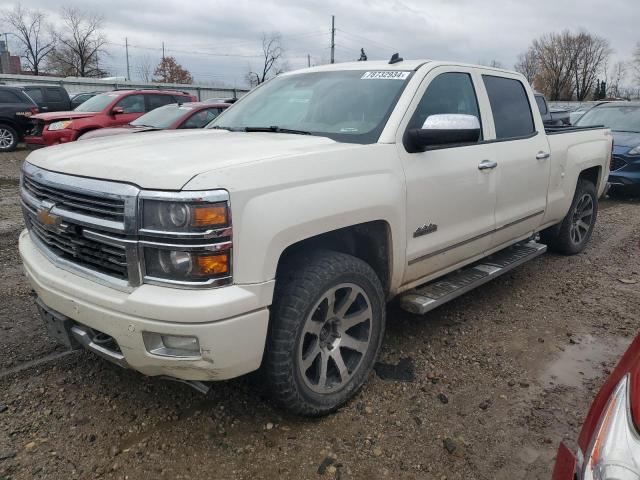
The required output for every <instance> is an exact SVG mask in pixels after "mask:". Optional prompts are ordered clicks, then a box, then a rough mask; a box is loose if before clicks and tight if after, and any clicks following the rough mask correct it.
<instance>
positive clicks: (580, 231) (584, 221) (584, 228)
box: [570, 193, 593, 245]
mask: <svg viewBox="0 0 640 480" xmlns="http://www.w3.org/2000/svg"><path fill="white" fill-rule="evenodd" d="M592 223H593V198H592V197H591V195H589V194H587V193H585V194H584V195H582V197H580V200H578V203H576V206H575V208H574V210H573V218H572V222H571V230H570V236H571V241H572V242H573V243H574V244H576V245H579V244H581V243H582V241H583V240H584V239H585V238H586V236H587V235H588V234H589V230H590V228H591V224H592Z"/></svg>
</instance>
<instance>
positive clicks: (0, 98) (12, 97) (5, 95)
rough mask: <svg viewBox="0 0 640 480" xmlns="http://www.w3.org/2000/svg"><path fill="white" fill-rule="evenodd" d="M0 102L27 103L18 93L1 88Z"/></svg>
mask: <svg viewBox="0 0 640 480" xmlns="http://www.w3.org/2000/svg"><path fill="white" fill-rule="evenodd" d="M0 103H25V102H24V100H22V99H20V97H19V96H18V95H16V94H15V93H13V92H10V91H8V90H0Z"/></svg>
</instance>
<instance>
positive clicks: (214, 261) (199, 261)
mask: <svg viewBox="0 0 640 480" xmlns="http://www.w3.org/2000/svg"><path fill="white" fill-rule="evenodd" d="M195 260H196V265H197V268H198V274H199V275H202V276H208V275H222V274H225V273H228V272H229V255H227V254H226V253H224V254H217V255H198V256H197V257H195Z"/></svg>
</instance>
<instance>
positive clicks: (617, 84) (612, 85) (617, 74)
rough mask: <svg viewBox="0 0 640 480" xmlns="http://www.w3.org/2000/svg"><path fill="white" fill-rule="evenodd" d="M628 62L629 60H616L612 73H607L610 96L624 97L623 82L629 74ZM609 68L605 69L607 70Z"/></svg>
mask: <svg viewBox="0 0 640 480" xmlns="http://www.w3.org/2000/svg"><path fill="white" fill-rule="evenodd" d="M627 69H628V64H627V62H622V61H620V62H616V63H615V64H614V65H613V69H612V70H611V73H609V74H607V75H606V76H605V78H606V79H607V90H608V91H607V94H608V96H610V97H616V98H617V97H622V96H623V95H622V82H623V81H624V79H625V77H626V75H627ZM606 71H607V69H605V72H606Z"/></svg>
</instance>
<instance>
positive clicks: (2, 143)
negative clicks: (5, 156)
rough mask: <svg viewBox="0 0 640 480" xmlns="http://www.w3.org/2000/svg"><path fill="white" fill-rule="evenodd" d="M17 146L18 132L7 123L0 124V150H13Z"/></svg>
mask: <svg viewBox="0 0 640 480" xmlns="http://www.w3.org/2000/svg"><path fill="white" fill-rule="evenodd" d="M17 146H18V132H16V131H15V129H14V128H13V127H10V126H9V125H0V152H13V151H14V150H15V149H16V147H17Z"/></svg>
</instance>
